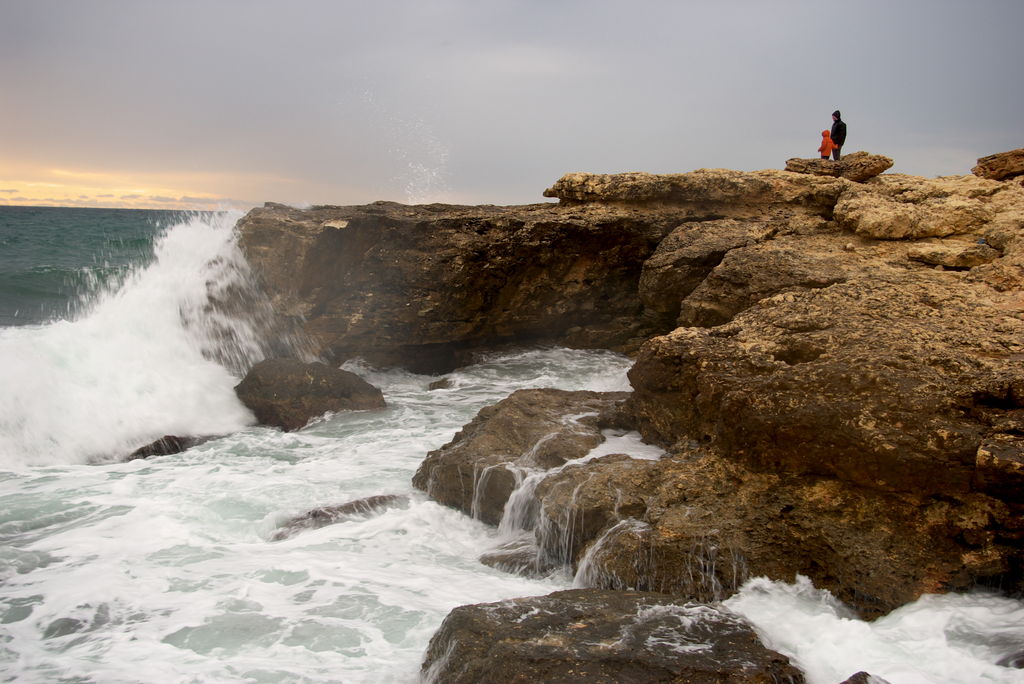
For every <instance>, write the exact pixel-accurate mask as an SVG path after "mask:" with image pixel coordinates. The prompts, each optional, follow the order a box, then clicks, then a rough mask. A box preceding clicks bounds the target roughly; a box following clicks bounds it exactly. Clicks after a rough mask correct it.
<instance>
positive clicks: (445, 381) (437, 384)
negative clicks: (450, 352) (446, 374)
mask: <svg viewBox="0 0 1024 684" xmlns="http://www.w3.org/2000/svg"><path fill="white" fill-rule="evenodd" d="M454 386H455V383H454V382H452V379H451V378H441V379H440V380H435V381H434V382H432V383H430V384H429V385H427V389H428V390H430V391H434V390H443V389H451V388H452V387H454Z"/></svg>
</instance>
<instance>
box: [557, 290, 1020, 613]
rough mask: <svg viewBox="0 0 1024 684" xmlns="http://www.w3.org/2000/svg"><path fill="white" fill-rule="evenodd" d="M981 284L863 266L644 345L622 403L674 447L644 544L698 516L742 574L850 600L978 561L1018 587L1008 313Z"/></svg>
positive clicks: (886, 605)
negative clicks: (842, 278) (845, 277)
mask: <svg viewBox="0 0 1024 684" xmlns="http://www.w3.org/2000/svg"><path fill="white" fill-rule="evenodd" d="M896 283H898V287H894V285H895V284H896ZM993 297H994V295H993V292H992V291H991V290H988V289H973V288H963V287H961V286H959V285H958V282H957V281H956V280H950V281H945V282H943V281H937V280H935V276H933V275H932V272H930V271H929V272H920V273H919V274H918V273H914V272H904V273H903V274H902V275H900V276H899V278H898V279H897V280H896V281H895V282H892V283H890V282H886V281H884V280H879V279H875V280H872V279H867V278H860V279H857V280H855V281H853V280H851V281H848V282H846V283H840V284H836V285H833V286H831V287H829V288H825V289H819V290H808V291H805V292H800V293H791V294H784V295H778V296H775V297H772V298H769V299H766V300H762V301H761V302H759V303H758V305H757V306H755V307H751V308H750V309H748V310H746V311H744V312H743V313H741V314H739V315H738V316H737V317H736V318H735V319H734V320H733V321H732V322H731V323H730V324H728V325H726V326H721V327H719V328H715V329H710V330H701V329H695V328H689V329H679V330H677V331H675V332H674V333H672V334H670V335H667V336H664V337H661V338H657V339H655V340H652V341H651V342H650V343H648V344H647V345H645V347H644V348H643V349H642V350H641V353H640V355H639V357H638V359H637V363H636V365H635V366H634V367H633V369H632V370H631V371H630V380H631V382H632V384H633V386H634V388H635V392H634V394H633V396H632V398H631V400H630V402H629V405H628V406H629V409H630V410H631V411H633V414H634V418H635V419H636V420H637V424H638V426H639V429H640V431H641V433H642V434H643V435H644V437H645V439H646V440H648V441H651V442H654V443H660V444H663V445H665V446H666V447H667V448H670V449H672V450H673V453H674V454H676V456H677V460H678V461H679V462H678V463H677V464H676V465H675V466H672V468H673V472H672V473H671V474H669V473H661V474H660V475H659V476H658V477H659V480H660V481H664V482H667V483H673V486H676V487H678V491H677V492H676V493H675V495H676V497H677V499H673V498H672V497H670V498H668V499H664V500H663V499H661V498H660V497H652V496H650V495H648V496H647V503H648V511H647V513H646V517H645V518H644V519H645V520H646V521H648V522H655V521H656V522H657V524H656V525H655V535H654V537H653V538H654V540H655V542H657V540H658V539H661V538H665V539H673V538H674V539H683V540H685V539H687V538H690V537H692V536H693V533H692V532H688V531H687V530H691V529H693V528H692V527H691V526H692V525H693V523H694V521H702V520H703V521H706V523H701V524H706V525H707V526H708V527H711V528H713V529H716V530H717V531H718V533H717V536H718V537H719V538H718V539H717V540H715V544H716V545H717V546H718V547H719V548H728V549H733V550H734V551H735V552H736V553H738V554H739V555H741V556H743V557H744V558H745V562H746V563H747V565H748V567H749V571H750V572H752V573H754V574H765V575H768V576H770V577H773V578H778V579H782V578H786V577H792V574H793V573H795V572H799V573H801V574H805V575H807V576H809V577H811V578H812V579H813V580H814V582H815V584H816V586H823V587H826V588H830V589H832V590H833V591H834V593H836V594H837V595H838V596H839V597H840V598H841V599H843V600H844V601H847V602H848V603H850V604H851V605H853V606H856V607H857V608H858V609H860V610H862V611H863V612H865V614H879V613H880V612H885V611H886V610H891V609H892V608H895V607H897V606H898V605H901V604H902V603H904V602H907V601H910V600H913V599H915V598H916V597H918V596H919V595H921V594H923V593H929V592H934V591H946V590H953V589H966V588H968V587H970V586H972V584H973V583H974V582H975V581H980V580H983V579H984V578H993V577H1002V578H1003V579H1002V580H1001V581H1003V582H1004V586H1007V587H1019V586H1021V582H1022V578H1021V577H1020V574H1019V572H1018V571H1017V570H1015V568H1018V567H1019V564H1020V562H1021V551H1020V545H1021V543H1022V541H1024V535H1022V532H1024V530H1022V529H1021V525H1020V524H1019V520H1020V510H1021V509H1020V507H1021V504H1022V503H1024V501H1022V498H1021V495H1020V493H1019V489H1018V488H1017V487H1016V485H1014V484H1011V483H1015V482H1017V481H1018V480H1019V478H1020V475H1019V472H1020V463H1021V462H1022V456H1024V453H1022V452H1021V447H1022V443H1021V442H1020V440H1019V436H1018V430H1019V429H1020V427H1019V426H1020V423H1019V420H1020V416H1019V412H1020V410H1021V407H1024V404H1022V403H1021V402H1020V400H1019V399H1018V398H1017V396H1018V395H1017V393H1016V392H1017V391H1016V390H1015V389H1012V388H1016V387H1018V386H1019V384H1020V383H1021V382H1024V364H1022V358H1024V357H1022V356H1021V354H1022V351H1024V346H1022V345H1024V317H1021V316H1007V315H1006V311H1007V309H1006V308H1005V307H1006V306H1010V307H1011V308H1012V304H1010V300H1009V299H1006V300H1000V299H999V298H998V297H995V298H994V299H993ZM965 312H970V314H969V315H965ZM979 349H988V350H990V351H989V352H988V353H984V354H978V353H977V350H979ZM972 388H973V389H972ZM1022 395H1024V393H1022ZM694 443H696V444H699V445H703V446H702V447H701V449H702V450H703V451H702V452H701V453H704V454H706V458H707V459H708V460H706V461H705V460H694V458H693V455H692V449H691V450H690V452H688V450H687V448H686V447H685V445H686V444H694ZM672 445H674V446H672ZM716 460H723V461H724V463H719V464H717V465H716V463H715V461H716ZM673 462H675V461H673ZM697 464H702V465H701V468H700V469H699V470H694V469H696V468H697ZM660 467H669V466H664V465H663V466H660ZM705 471H706V472H705ZM698 473H699V476H698ZM715 473H718V474H717V475H716V474H715ZM717 481H721V483H722V484H721V485H720V486H716V485H714V483H715V482H717ZM646 486H650V485H646ZM716 489H719V491H720V495H721V496H722V497H723V500H726V501H729V503H730V506H731V507H732V510H731V511H730V510H724V509H723V508H722V507H720V506H719V505H717V504H716V503H715V501H714V497H710V498H708V496H707V494H706V493H707V492H712V491H715V490H716ZM641 491H643V490H642V489H641ZM729 492H732V494H729ZM671 493H672V492H671V490H669V491H668V492H666V496H668V495H669V494H671ZM577 496H578V497H580V498H583V497H585V493H584V492H582V491H581V492H579V493H578V494H577ZM780 497H781V498H780ZM674 500H678V501H679V502H680V503H671V502H672V501H674ZM743 501H749V502H750V507H749V508H746V507H745V506H741V505H739V502H743ZM681 502H686V503H685V506H684V505H683V504H682V503H681ZM676 506H684V510H685V511H686V513H685V515H678V514H674V513H672V511H673V510H674V509H675V507H676ZM656 509H664V513H659V512H656ZM782 513H785V517H784V518H780V517H779V516H780V515H781V514H782ZM666 516H667V517H666ZM673 516H674V517H673ZM773 518H775V519H784V520H785V523H786V524H785V525H784V526H782V527H778V526H777V523H776V522H773ZM798 520H799V521H800V522H799V525H797V524H796V521H798ZM730 528H731V531H729V530H730ZM893 529H899V530H900V531H901V532H900V534H899V535H895V536H894V535H892V534H891V530H893ZM895 537H898V538H895ZM684 545H685V542H684ZM652 549H653V552H655V553H658V554H662V555H664V553H665V551H664V549H662V548H661V547H659V545H658V544H657V543H654V544H653V546H652ZM651 581H652V582H653V583H654V584H655V585H657V586H662V585H664V583H665V582H670V580H666V579H663V578H660V577H659V576H655V577H654V578H652V579H651ZM671 581H674V580H671ZM645 586H646V585H645ZM1011 590H1012V589H1011Z"/></svg>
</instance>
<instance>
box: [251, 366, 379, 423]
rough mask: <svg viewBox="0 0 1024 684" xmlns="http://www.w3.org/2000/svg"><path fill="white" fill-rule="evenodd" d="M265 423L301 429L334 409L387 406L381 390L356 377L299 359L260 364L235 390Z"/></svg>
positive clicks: (355, 409)
mask: <svg viewBox="0 0 1024 684" xmlns="http://www.w3.org/2000/svg"><path fill="white" fill-rule="evenodd" d="M235 393H236V394H237V395H238V398H239V399H240V400H241V401H242V403H243V404H245V405H246V406H247V407H249V409H250V410H252V412H253V413H254V414H255V415H256V419H257V420H258V421H259V422H260V424H261V425H269V426H273V427H279V428H281V429H282V430H285V431H289V430H298V429H299V428H301V427H303V426H305V425H306V423H308V422H309V421H310V420H312V419H313V418H317V417H319V416H322V415H323V414H325V413H327V412H329V411H358V410H372V409H381V408H384V406H385V404H384V396H383V394H382V393H381V391H380V390H379V389H377V388H376V387H374V386H373V385H371V384H370V383H368V382H366V381H365V380H363V379H362V378H360V377H359V376H358V375H356V374H355V373H350V372H348V371H344V370H340V369H338V368H331V367H330V366H327V365H325V364H322V363H303V362H301V361H297V360H294V359H270V360H266V361H260V362H259V363H257V364H256V365H255V366H253V367H252V369H251V370H250V371H249V373H248V374H247V375H246V376H245V378H244V379H243V380H242V382H240V383H239V384H238V385H237V386H236V387H235Z"/></svg>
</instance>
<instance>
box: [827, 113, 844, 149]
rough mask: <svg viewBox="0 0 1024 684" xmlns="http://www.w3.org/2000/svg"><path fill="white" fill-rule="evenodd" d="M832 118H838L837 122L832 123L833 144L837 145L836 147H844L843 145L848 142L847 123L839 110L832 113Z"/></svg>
mask: <svg viewBox="0 0 1024 684" xmlns="http://www.w3.org/2000/svg"><path fill="white" fill-rule="evenodd" d="M832 116H834V117H836V120H835V121H834V122H833V123H832V136H831V137H832V142H833V143H835V145H836V147H842V146H843V143H845V142H846V122H845V121H843V117H842V115H841V114H840V113H839V110H838V109H837V110H836V111H834V112H832Z"/></svg>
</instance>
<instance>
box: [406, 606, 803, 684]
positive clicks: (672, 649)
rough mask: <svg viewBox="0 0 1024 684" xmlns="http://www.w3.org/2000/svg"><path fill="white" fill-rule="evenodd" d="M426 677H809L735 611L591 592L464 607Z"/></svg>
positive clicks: (433, 651)
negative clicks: (759, 635) (756, 632)
mask: <svg viewBox="0 0 1024 684" xmlns="http://www.w3.org/2000/svg"><path fill="white" fill-rule="evenodd" d="M422 672H423V679H424V681H426V682H451V683H452V684H458V683H460V682H465V683H467V684H469V683H473V684H476V683H477V682H495V683H500V682H569V681H574V682H575V681H581V682H582V681H586V682H607V683H608V684H611V683H613V682H614V683H616V684H618V683H619V682H750V683H752V684H753V683H754V682H759V683H760V682H792V683H794V684H799V682H802V681H804V680H803V675H802V674H801V673H800V671H799V670H797V669H796V668H795V667H793V666H792V665H791V664H790V663H789V660H788V659H787V658H786V657H785V656H783V655H781V654H779V653H776V652H774V651H771V650H769V649H767V648H765V646H764V645H763V644H761V642H760V640H759V639H758V638H757V635H756V634H755V633H754V630H753V629H751V627H750V626H749V625H748V624H747V623H746V622H744V621H743V620H742V619H741V618H739V617H737V616H736V615H734V614H731V613H728V612H725V611H722V610H719V609H717V608H714V607H712V606H707V605H700V604H695V603H685V602H684V603H677V602H675V601H673V600H672V599H671V598H670V597H668V596H665V595H662V594H650V593H641V592H618V591H599V590H593V589H576V590H570V591H560V592H555V593H553V594H549V595H547V596H536V597H531V598H521V599H511V600H508V601H501V602H498V603H487V604H479V605H472V606H460V607H458V608H456V609H454V610H453V611H452V612H451V613H449V614H448V617H447V618H445V621H444V623H443V624H442V625H441V628H440V629H439V630H438V632H437V633H436V634H435V635H434V637H433V638H432V639H431V641H430V645H429V646H428V647H427V654H426V659H425V660H424V663H423V670H422Z"/></svg>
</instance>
